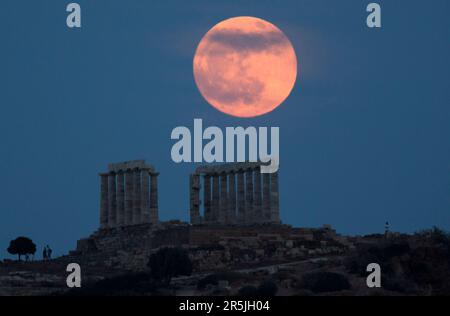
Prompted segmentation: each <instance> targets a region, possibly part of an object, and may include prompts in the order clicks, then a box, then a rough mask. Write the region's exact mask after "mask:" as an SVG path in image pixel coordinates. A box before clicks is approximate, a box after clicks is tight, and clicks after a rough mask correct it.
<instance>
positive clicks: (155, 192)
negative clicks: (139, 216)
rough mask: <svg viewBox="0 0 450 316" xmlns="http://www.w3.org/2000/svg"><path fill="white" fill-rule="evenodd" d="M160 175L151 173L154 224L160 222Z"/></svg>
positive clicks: (151, 204) (151, 206)
mask: <svg viewBox="0 0 450 316" xmlns="http://www.w3.org/2000/svg"><path fill="white" fill-rule="evenodd" d="M158 175H159V173H152V174H151V175H150V220H151V222H152V224H157V223H158V221H159V220H158Z"/></svg>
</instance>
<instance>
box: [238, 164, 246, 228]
mask: <svg viewBox="0 0 450 316" xmlns="http://www.w3.org/2000/svg"><path fill="white" fill-rule="evenodd" d="M237 222H238V223H240V224H243V223H244V222H245V180H244V171H243V170H239V171H238V174H237Z"/></svg>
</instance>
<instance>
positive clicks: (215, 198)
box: [211, 174, 220, 222]
mask: <svg viewBox="0 0 450 316" xmlns="http://www.w3.org/2000/svg"><path fill="white" fill-rule="evenodd" d="M211 204H212V221H213V222H217V221H218V220H219V205H220V191H219V174H214V175H213V190H212V203H211Z"/></svg>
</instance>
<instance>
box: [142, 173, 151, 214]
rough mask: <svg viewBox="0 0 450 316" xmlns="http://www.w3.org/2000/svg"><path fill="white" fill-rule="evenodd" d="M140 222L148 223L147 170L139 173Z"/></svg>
mask: <svg viewBox="0 0 450 316" xmlns="http://www.w3.org/2000/svg"><path fill="white" fill-rule="evenodd" d="M141 223H150V176H149V173H148V170H142V173H141Z"/></svg>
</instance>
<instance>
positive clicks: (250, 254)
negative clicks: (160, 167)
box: [72, 224, 347, 271]
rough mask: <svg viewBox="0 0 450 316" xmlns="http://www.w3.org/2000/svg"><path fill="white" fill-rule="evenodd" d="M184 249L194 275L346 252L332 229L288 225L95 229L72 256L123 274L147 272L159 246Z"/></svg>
mask: <svg viewBox="0 0 450 316" xmlns="http://www.w3.org/2000/svg"><path fill="white" fill-rule="evenodd" d="M164 246H180V247H184V248H186V249H188V251H189V255H190V257H191V259H192V261H193V263H194V269H195V270H197V271H208V270H217V269H224V268H230V267H240V266H245V265H255V264H263V263H271V262H282V261H289V260H294V259H298V260H300V259H304V258H308V257H312V256H320V255H328V254H338V253H341V252H343V251H345V250H346V249H347V245H346V244H345V242H344V240H343V239H342V237H340V236H338V235H337V234H336V233H335V232H334V231H333V230H331V229H326V228H321V229H299V228H292V227H290V226H287V225H254V226H223V225H217V226H209V225H207V226H202V225H198V226H190V225H187V224H181V225H158V226H153V225H136V226H130V227H122V228H117V229H110V230H100V231H98V232H96V233H94V234H93V235H91V236H90V237H89V238H87V239H83V240H80V241H79V242H78V247H77V251H75V252H73V253H72V254H73V255H77V256H79V257H80V258H82V259H83V260H84V262H87V263H88V264H90V265H95V264H97V265H106V266H107V267H117V268H120V269H128V270H135V271H139V270H144V269H146V268H147V266H146V265H147V262H148V258H149V256H150V255H151V254H152V253H154V252H156V251H157V250H158V249H159V248H160V247H164Z"/></svg>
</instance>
